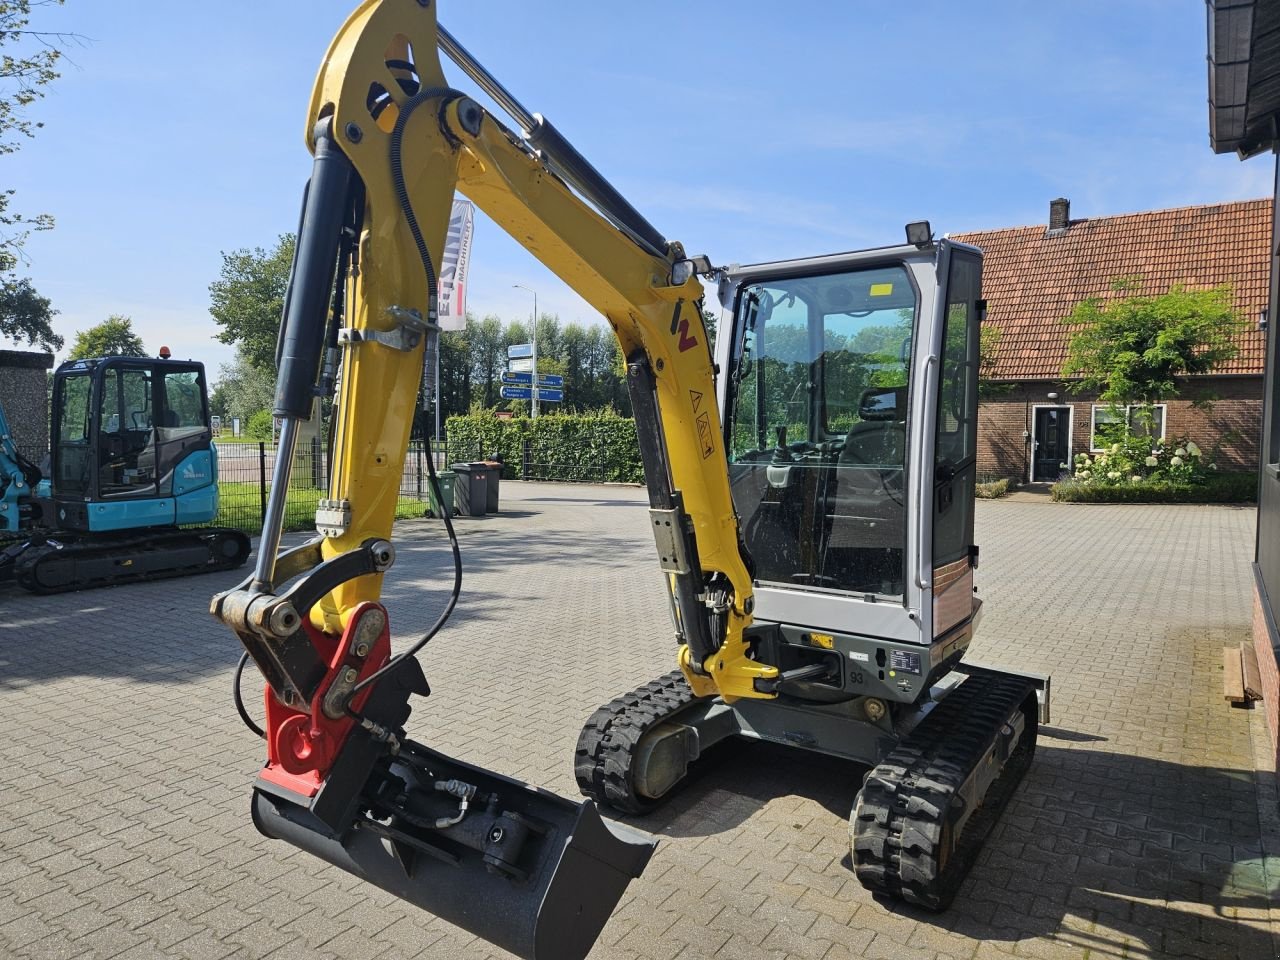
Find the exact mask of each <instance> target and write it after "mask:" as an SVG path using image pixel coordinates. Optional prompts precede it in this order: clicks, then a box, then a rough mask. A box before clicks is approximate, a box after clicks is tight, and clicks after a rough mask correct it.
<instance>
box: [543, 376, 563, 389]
mask: <svg viewBox="0 0 1280 960" xmlns="http://www.w3.org/2000/svg"><path fill="white" fill-rule="evenodd" d="M538 386H540V387H563V386H564V377H562V376H560V374H558V373H540V374H538Z"/></svg>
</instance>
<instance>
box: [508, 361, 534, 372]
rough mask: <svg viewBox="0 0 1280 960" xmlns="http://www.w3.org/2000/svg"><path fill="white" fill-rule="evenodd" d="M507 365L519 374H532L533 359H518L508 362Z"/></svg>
mask: <svg viewBox="0 0 1280 960" xmlns="http://www.w3.org/2000/svg"><path fill="white" fill-rule="evenodd" d="M507 365H508V366H509V367H510V368H511V369H512V370H514V371H516V372H517V373H532V372H533V357H517V358H516V359H514V360H508V361H507Z"/></svg>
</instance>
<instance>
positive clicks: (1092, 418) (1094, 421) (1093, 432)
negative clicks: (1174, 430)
mask: <svg viewBox="0 0 1280 960" xmlns="http://www.w3.org/2000/svg"><path fill="white" fill-rule="evenodd" d="M1117 406H1118V405H1117ZM1148 406H1149V407H1151V409H1153V410H1159V411H1160V442H1161V443H1163V442H1164V439H1165V437H1166V436H1167V435H1168V433H1169V405H1168V404H1167V403H1150V404H1148V403H1130V404H1126V405H1125V406H1124V407H1123V410H1124V428H1125V431H1126V432H1127V431H1128V429H1129V426H1130V424H1131V423H1132V420H1131V419H1130V417H1131V415H1132V412H1133V411H1134V410H1135V409H1141V408H1142V407H1148ZM1110 409H1111V404H1109V403H1095V404H1093V405H1092V407H1091V409H1090V410H1089V452H1090V453H1105V452H1106V450H1105V449H1104V448H1102V447H1099V446H1095V445H1094V438H1096V437H1097V435H1098V411H1099V410H1110Z"/></svg>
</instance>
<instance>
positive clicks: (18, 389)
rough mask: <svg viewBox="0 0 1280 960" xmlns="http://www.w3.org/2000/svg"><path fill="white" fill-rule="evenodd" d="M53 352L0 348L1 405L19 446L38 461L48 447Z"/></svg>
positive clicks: (32, 458) (15, 441) (23, 451)
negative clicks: (49, 376)
mask: <svg viewBox="0 0 1280 960" xmlns="http://www.w3.org/2000/svg"><path fill="white" fill-rule="evenodd" d="M52 366H53V355H52V354H48V353H36V352H33V351H30V350H0V406H3V407H4V411H5V416H6V418H7V419H8V421H9V429H10V430H12V431H13V442H14V443H15V444H16V445H17V447H18V449H19V450H20V451H21V452H22V453H24V454H25V455H26V456H27V457H29V458H30V459H31V460H33V461H34V462H36V463H39V462H40V461H41V460H42V459H43V458H44V455H45V452H46V451H47V450H48V448H49V412H48V374H47V371H48V370H49V369H50V368H51V367H52Z"/></svg>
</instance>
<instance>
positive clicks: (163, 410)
mask: <svg viewBox="0 0 1280 960" xmlns="http://www.w3.org/2000/svg"><path fill="white" fill-rule="evenodd" d="M51 420H52V437H51V455H50V465H51V469H52V476H51V478H50V480H51V483H50V490H49V499H48V500H47V501H46V502H47V504H48V507H49V511H50V513H51V515H53V516H56V519H57V526H58V527H59V528H60V529H64V530H75V531H83V532H93V533H99V532H110V531H118V530H133V529H137V528H143V527H153V526H173V525H177V524H189V523H207V522H208V521H210V520H212V519H213V518H214V517H215V516H216V515H217V513H218V487H217V484H216V476H217V474H216V469H215V465H216V457H217V451H216V450H215V448H214V445H213V432H212V429H211V428H210V425H209V397H208V390H207V387H206V382H205V373H204V365H203V364H201V363H198V362H196V361H192V360H168V359H163V358H154V357H106V358H103V359H99V360H74V361H70V362H68V363H64V364H62V365H61V366H60V367H58V369H57V371H56V372H55V373H54V379H53V416H52V418H51Z"/></svg>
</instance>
